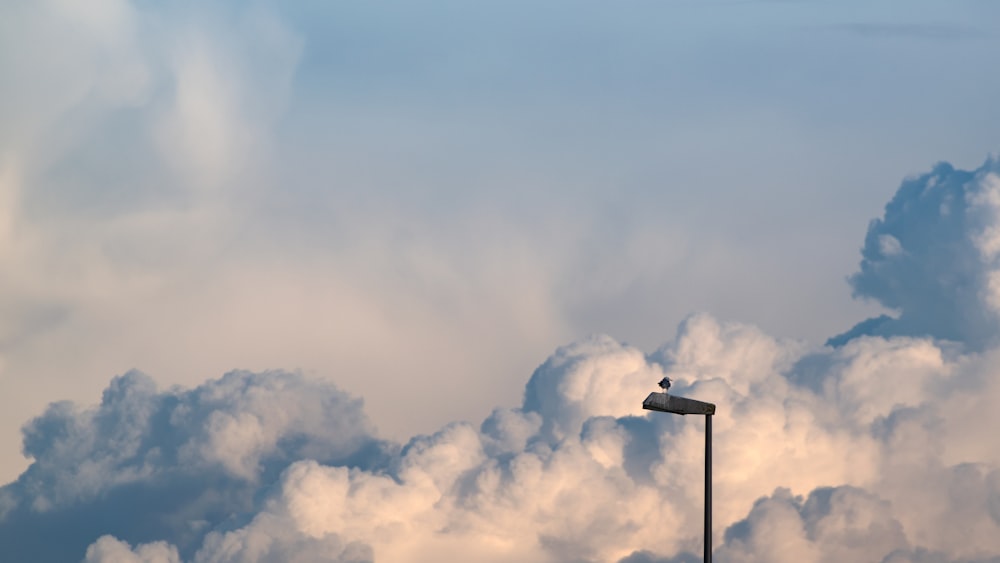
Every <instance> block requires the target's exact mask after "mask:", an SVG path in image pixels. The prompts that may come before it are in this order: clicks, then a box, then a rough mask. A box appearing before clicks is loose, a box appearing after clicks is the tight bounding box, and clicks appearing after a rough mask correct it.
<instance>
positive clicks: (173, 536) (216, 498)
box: [0, 160, 1000, 563]
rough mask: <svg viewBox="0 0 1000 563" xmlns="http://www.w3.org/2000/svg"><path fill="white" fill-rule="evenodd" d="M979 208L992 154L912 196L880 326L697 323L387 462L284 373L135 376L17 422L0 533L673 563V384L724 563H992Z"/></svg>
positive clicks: (884, 251) (570, 348) (139, 545)
mask: <svg viewBox="0 0 1000 563" xmlns="http://www.w3.org/2000/svg"><path fill="white" fill-rule="evenodd" d="M997 202H1000V176H998V165H997V163H996V161H994V160H990V161H988V162H987V163H986V164H985V165H984V166H983V167H982V168H980V169H979V170H975V171H972V172H964V171H957V170H954V169H952V168H951V167H949V166H947V165H939V166H938V167H936V168H935V169H934V171H933V172H932V173H930V174H926V175H923V176H920V177H918V178H914V179H910V180H907V181H906V182H904V183H903V185H902V186H901V188H900V190H899V192H898V193H897V194H896V196H895V197H894V198H893V200H892V201H891V202H890V203H889V205H887V207H886V211H885V216H884V217H883V218H882V219H879V220H876V221H874V222H872V224H871V226H870V228H869V232H868V236H867V237H866V240H865V246H864V249H863V260H862V262H861V269H860V272H859V273H858V274H856V275H855V276H853V277H852V278H851V283H852V285H853V287H854V289H855V292H856V293H857V294H858V295H862V296H868V297H871V298H874V299H879V300H880V301H882V302H883V303H884V304H885V305H887V306H889V307H892V308H894V309H896V310H897V311H899V315H898V317H896V318H890V319H887V320H883V321H881V322H880V323H879V324H878V326H877V329H874V330H870V331H869V332H872V333H873V334H862V332H863V331H861V330H858V329H855V330H854V333H855V334H851V333H847V335H844V336H841V337H840V339H839V341H838V342H837V343H836V344H837V345H836V346H824V347H819V348H815V347H809V346H807V345H805V344H803V343H802V342H799V341H795V340H783V339H777V338H774V337H771V336H769V335H767V334H765V333H764V332H762V331H761V330H760V329H758V328H755V327H753V326H749V325H746V324H739V323H731V322H724V321H720V320H718V319H715V318H713V317H712V316H709V315H705V314H700V315H694V316H692V317H690V318H688V319H687V320H685V321H684V322H683V323H682V324H681V326H680V327H679V329H678V332H677V335H676V337H675V338H674V339H673V340H672V341H670V342H668V343H667V344H665V345H664V346H663V347H662V348H660V349H658V350H656V351H654V352H652V353H649V354H647V353H644V352H643V351H641V350H638V349H636V348H634V347H632V346H629V345H626V344H622V343H620V342H618V341H616V340H614V339H612V338H610V337H606V336H594V337H591V338H588V339H584V340H581V341H578V342H575V343H572V344H570V345H567V346H565V347H562V348H560V349H558V350H557V351H556V352H555V353H554V354H553V355H552V356H551V357H550V358H549V359H548V360H546V361H545V362H544V363H543V364H542V365H541V366H539V367H538V369H537V370H536V371H535V372H534V374H532V376H531V378H530V379H529V381H528V383H527V385H526V388H525V393H524V400H523V403H522V405H521V406H520V407H518V408H511V409H508V408H500V409H496V410H494V411H493V412H492V413H491V414H489V416H487V417H486V418H485V419H484V420H483V421H482V423H481V424H479V425H474V424H470V423H466V422H457V423H453V424H450V425H448V426H446V427H444V428H442V429H441V430H439V431H438V432H436V433H433V434H431V435H421V436H416V437H414V438H412V439H411V440H410V441H409V442H407V443H406V444H405V445H402V446H397V445H394V444H392V443H389V442H385V441H380V440H379V439H378V438H377V437H376V436H375V433H374V431H373V430H372V428H371V426H370V424H369V423H368V422H367V421H366V418H365V415H364V413H363V410H362V406H361V402H360V400H358V399H355V398H352V397H350V396H348V395H346V394H345V393H343V392H342V391H340V390H338V389H337V388H336V387H334V386H333V385H332V384H328V383H321V382H318V381H315V380H312V379H309V378H306V377H303V376H301V375H297V374H291V373H283V372H268V373H256V374H255V373H248V372H232V373H229V374H227V375H225V376H224V377H222V378H221V379H218V380H213V381H209V382H207V383H205V384H203V385H201V386H199V387H196V388H194V389H190V390H184V389H180V388H173V389H169V390H158V389H156V387H155V385H154V384H153V382H152V381H151V380H150V379H149V378H148V377H146V376H143V375H141V374H139V373H135V372H130V373H128V374H125V375H123V376H121V377H118V378H115V379H114V380H113V381H112V383H111V384H110V385H109V387H108V388H107V390H106V391H105V393H104V397H103V399H102V401H101V403H100V405H98V406H97V407H93V408H82V407H79V406H76V405H73V404H69V403H56V404H53V405H51V406H50V407H49V409H48V410H47V411H46V412H45V413H44V414H42V415H41V416H39V417H37V418H36V419H34V420H32V421H31V422H30V423H28V424H27V425H26V426H25V428H24V449H25V453H26V454H27V455H29V456H31V457H32V458H33V460H34V461H33V463H32V465H31V467H30V468H29V469H28V470H27V471H26V472H25V473H24V474H22V475H21V476H20V478H19V479H18V480H17V481H15V482H13V483H11V484H9V485H7V486H5V487H4V488H3V489H0V539H2V543H3V544H4V545H5V546H8V547H7V548H5V549H9V550H11V551H10V552H9V553H13V554H15V555H16V556H17V558H20V559H25V560H27V559H30V560H34V561H63V560H71V559H74V558H85V560H86V561H88V562H100V561H106V562H110V561H143V562H176V561H192V562H197V563H207V562H278V561H337V562H341V561H343V562H346V561H352V562H361V561H375V560H378V561H404V560H405V561H415V562H421V561H427V562H430V561H451V560H455V561H457V560H470V559H474V560H476V561H484V562H490V561H497V562H499V561H514V560H516V561H526V562H539V563H541V562H553V561H594V562H604V561H607V562H621V563H625V562H630V563H636V562H640V561H646V562H654V561H655V562H661V563H662V562H672V563H680V562H686V561H691V560H694V559H695V556H694V555H693V554H694V553H698V552H699V551H700V543H701V537H700V533H701V478H702V462H701V455H702V443H703V442H702V441H703V421H702V420H701V419H699V418H697V417H684V418H682V417H671V416H665V415H664V416H659V415H657V414H648V413H645V412H644V411H642V410H641V407H640V403H641V400H642V398H643V397H644V396H645V394H646V393H647V392H648V391H649V390H650V389H652V388H653V386H654V384H655V382H656V381H657V380H658V379H659V378H660V377H662V376H663V375H667V376H670V377H671V378H673V379H674V380H675V382H676V383H675V385H676V387H675V392H676V393H677V394H680V395H687V396H693V397H698V398H701V399H704V400H709V401H712V402H715V403H717V404H718V405H719V411H718V414H717V416H716V424H715V499H716V501H715V514H716V516H715V522H716V534H715V537H714V539H713V543H714V545H715V550H716V558H717V560H718V561H722V562H758V561H759V562H778V563H781V562H788V563H792V562H794V563H802V562H817V563H819V562H830V563H833V562H837V561H881V562H885V563H902V562H924V561H955V562H957V561H965V562H968V561H974V562H985V561H995V560H996V559H997V558H998V557H1000V445H998V444H997V442H996V440H995V439H994V436H993V434H994V429H995V428H997V427H1000V414H997V411H996V409H994V408H992V405H994V404H995V403H996V402H997V401H998V400H1000V374H998V373H997V368H996V366H997V365H998V360H1000V349H997V348H995V347H993V346H992V344H991V343H992V342H994V341H995V338H996V336H997V333H996V326H997V325H996V315H997V311H998V308H997V306H996V303H997V302H998V299H997V297H996V295H997V294H996V288H997V284H996V282H995V281H994V279H995V278H996V274H995V270H996V266H997V262H996V259H997V253H998V252H1000V250H998V249H1000V246H998V245H997V244H996V243H995V241H994V238H996V233H997V232H1000V216H998V215H997V213H996V209H997V208H998V207H997V206H998V203H997ZM973 312H975V313H977V314H975V315H973V314H972V313H973ZM933 319H938V320H939V322H938V323H931V320H933ZM859 326H862V327H869V325H868V324H864V323H862V325H859ZM387 392H389V393H397V394H398V395H399V397H398V400H400V401H405V400H407V395H406V391H405V390H393V391H388V390H387ZM54 538H58V541H54Z"/></svg>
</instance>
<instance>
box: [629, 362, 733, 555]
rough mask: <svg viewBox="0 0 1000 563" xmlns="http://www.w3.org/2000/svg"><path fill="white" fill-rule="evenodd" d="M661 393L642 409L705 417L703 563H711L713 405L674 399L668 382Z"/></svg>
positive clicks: (683, 398)
mask: <svg viewBox="0 0 1000 563" xmlns="http://www.w3.org/2000/svg"><path fill="white" fill-rule="evenodd" d="M660 387H663V389H664V392H663V393H650V394H649V396H648V397H646V400H645V401H643V402H642V408H644V409H646V410H651V411H660V412H669V413H673V414H680V415H685V414H703V415H705V558H704V561H705V563H712V415H713V414H715V405H713V404H712V403H704V402H702V401H696V400H694V399H688V398H686V397H675V396H673V395H671V394H669V393H667V392H666V389H668V388H669V387H670V380H669V379H667V378H663V381H661V382H660Z"/></svg>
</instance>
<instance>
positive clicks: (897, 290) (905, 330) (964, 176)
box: [831, 158, 1000, 348]
mask: <svg viewBox="0 0 1000 563" xmlns="http://www.w3.org/2000/svg"><path fill="white" fill-rule="evenodd" d="M998 173H1000V162H998V161H997V160H996V159H993V158H991V159H989V160H988V161H987V162H986V163H985V164H983V166H982V167H980V168H979V169H977V170H973V171H966V170H956V169H955V168H954V167H952V166H951V165H949V164H947V163H941V164H939V165H937V166H936V167H934V169H933V170H932V171H931V172H928V173H926V174H922V175H920V176H917V177H914V178H911V179H909V180H907V181H905V182H903V184H902V186H900V188H899V191H897V192H896V195H895V197H893V199H892V201H890V202H889V203H888V204H887V205H886V207H885V214H884V215H883V217H882V218H880V219H876V220H874V221H872V222H871V224H870V225H869V227H868V234H867V236H866V237H865V244H864V247H863V248H862V251H861V252H862V261H861V267H860V271H859V272H858V273H856V274H854V275H853V276H851V278H850V283H851V286H852V287H853V289H854V294H855V295H856V296H858V297H862V298H866V299H872V300H875V301H877V302H878V303H880V304H881V305H883V306H885V307H887V308H889V309H892V310H894V311H896V312H897V316H896V317H894V318H891V317H881V318H878V319H869V320H868V321H865V322H864V323H862V324H859V325H858V326H856V327H855V328H854V329H852V330H851V331H849V332H848V333H845V334H844V335H841V336H840V337H835V338H833V339H831V342H832V343H834V344H838V343H842V342H844V341H846V340H847V339H849V338H851V337H853V336H856V335H859V334H877V335H882V336H892V335H910V336H932V337H934V338H941V339H949V340H954V341H957V342H961V343H963V344H965V345H968V346H971V347H973V348H982V347H984V346H986V345H989V344H995V342H996V337H997V334H998V327H1000V229H998V227H997V225H998V224H1000V220H998V219H1000V175H998Z"/></svg>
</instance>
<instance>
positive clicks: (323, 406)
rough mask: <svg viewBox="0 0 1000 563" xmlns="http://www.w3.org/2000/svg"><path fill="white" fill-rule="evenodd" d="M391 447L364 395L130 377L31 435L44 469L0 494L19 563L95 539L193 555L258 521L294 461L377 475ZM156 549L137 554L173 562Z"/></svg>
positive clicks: (293, 380) (51, 557)
mask: <svg viewBox="0 0 1000 563" xmlns="http://www.w3.org/2000/svg"><path fill="white" fill-rule="evenodd" d="M391 452H392V448H391V447H390V446H389V445H387V444H384V443H382V442H379V441H378V440H376V439H374V438H373V437H372V429H371V426H370V423H369V422H368V421H367V419H366V417H365V415H364V413H363V412H362V408H361V402H360V400H358V399H355V398H352V397H350V396H348V395H346V394H344V393H343V392H341V391H339V390H338V389H336V388H335V387H334V386H333V385H331V384H329V383H323V382H319V381H314V380H310V379H306V378H304V377H303V376H301V375H296V374H290V373H284V372H268V373H258V374H254V373H248V372H232V373H229V374H226V375H225V376H224V377H222V378H221V379H218V380H213V381H210V382H208V383H205V384H204V385H201V386H199V387H197V388H194V389H190V390H180V389H171V390H167V391H158V390H157V389H156V387H155V385H154V383H153V381H152V380H151V379H150V378H149V377H148V376H145V375H143V374H140V373H138V372H129V373H127V374H125V375H123V376H120V377H117V378H115V379H114V380H113V381H112V382H111V384H110V386H109V387H108V388H107V389H106V390H105V392H104V396H103V399H102V401H101V404H100V405H99V406H97V407H95V408H90V409H83V408H79V407H77V406H76V405H73V404H70V403H56V404H53V405H51V406H50V407H49V409H48V410H47V411H46V412H45V413H44V414H43V415H41V416H39V417H38V418H36V419H34V420H32V421H31V422H29V423H28V424H27V425H26V426H25V428H24V453H25V455H27V456H29V457H31V458H32V459H33V460H34V461H33V463H32V465H31V466H30V467H29V469H28V470H27V471H25V472H24V473H23V474H22V475H21V476H20V477H19V478H18V480H17V481H15V482H13V483H11V484H9V485H7V486H5V487H3V488H2V489H0V538H2V539H3V543H4V544H5V545H9V546H10V549H11V551H9V553H10V556H11V557H13V558H15V559H19V560H34V561H65V560H70V559H73V558H74V557H75V558H79V557H80V556H82V554H83V550H84V549H85V548H86V546H87V545H88V544H89V543H91V542H93V541H94V540H95V539H96V537H94V536H93V534H95V533H97V535H102V534H112V535H114V536H115V537H116V538H118V539H121V540H126V541H129V542H134V543H145V544H150V542H155V541H156V540H159V539H161V538H168V539H169V541H170V543H171V544H172V546H171V548H170V549H174V550H175V551H176V550H177V549H179V550H180V551H179V552H180V553H181V554H187V553H189V552H191V551H193V548H194V547H196V546H197V545H199V544H200V543H201V540H202V538H203V537H204V535H205V534H206V533H208V532H209V531H211V530H213V529H215V528H216V527H218V526H219V525H221V524H223V523H227V522H228V523H230V524H232V523H233V522H236V521H238V519H239V518H240V517H241V515H243V514H245V513H248V512H249V511H250V509H251V507H252V506H253V503H254V500H255V498H256V497H257V496H258V495H260V494H261V493H262V491H264V490H265V489H266V487H268V486H270V485H271V484H273V483H274V482H275V480H276V479H277V477H278V475H279V474H280V473H281V472H282V471H283V470H284V469H285V468H286V467H287V466H288V465H289V464H291V463H293V462H294V461H296V460H299V459H303V458H308V459H317V460H321V461H323V462H324V463H333V464H337V465H345V466H361V467H366V468H376V467H379V466H380V465H382V464H385V463H388V461H389V459H390V458H391ZM52 536H56V537H59V538H60V541H58V542H53V541H51V540H50V538H51V537H52ZM156 545H158V544H155V543H152V544H150V545H147V546H145V547H142V548H141V549H139V548H137V549H138V551H137V552H136V553H137V555H136V557H138V558H139V559H137V560H141V561H146V560H150V558H152V557H154V556H155V557H167V555H163V554H166V553H168V551H169V550H167V551H164V549H162V548H161V547H156ZM122 549H125V548H123V547H122V545H121V544H120V543H115V542H112V541H111V540H105V541H102V542H99V543H98V544H95V546H94V547H93V548H92V549H91V551H90V553H89V554H88V557H91V558H97V559H96V560H103V559H102V558H104V557H108V558H110V559H107V560H117V559H115V557H116V556H115V555H114V554H115V553H118V552H119V551H122ZM154 560H159V559H154Z"/></svg>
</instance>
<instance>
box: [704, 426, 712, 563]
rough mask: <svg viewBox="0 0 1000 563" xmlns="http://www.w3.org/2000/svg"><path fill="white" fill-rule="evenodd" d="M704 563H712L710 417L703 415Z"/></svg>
mask: <svg viewBox="0 0 1000 563" xmlns="http://www.w3.org/2000/svg"><path fill="white" fill-rule="evenodd" d="M705 563H712V415H710V414H706V415H705Z"/></svg>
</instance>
